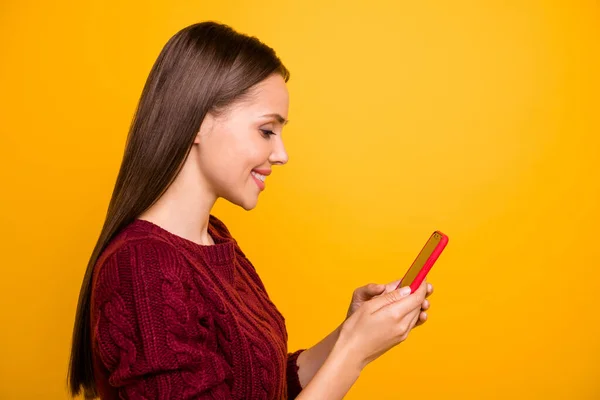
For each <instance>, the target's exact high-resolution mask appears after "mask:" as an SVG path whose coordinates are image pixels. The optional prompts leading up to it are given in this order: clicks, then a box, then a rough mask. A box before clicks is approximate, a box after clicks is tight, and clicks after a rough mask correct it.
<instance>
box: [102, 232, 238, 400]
mask: <svg viewBox="0 0 600 400" xmlns="http://www.w3.org/2000/svg"><path fill="white" fill-rule="evenodd" d="M178 257H179V256H178V253H177V252H176V250H175V249H173V248H171V247H170V246H169V245H168V244H166V243H162V242H156V243H155V242H150V243H147V242H139V243H137V244H127V245H124V246H122V247H121V249H119V250H117V251H116V252H115V253H114V254H113V255H112V256H110V257H109V258H108V259H107V260H106V262H105V263H104V264H103V265H102V268H101V270H100V272H99V275H98V279H97V282H96V283H95V285H94V290H95V293H94V301H93V307H95V308H96V313H95V315H96V317H95V318H94V320H93V323H94V326H93V332H94V337H95V344H96V346H97V351H98V353H99V358H100V360H101V362H102V365H103V366H104V367H105V368H106V370H107V371H108V382H109V383H110V385H111V386H112V387H114V388H116V390H117V391H118V393H119V396H120V398H122V399H170V400H171V399H172V400H178V399H230V398H231V393H230V384H231V383H232V370H231V367H230V365H229V364H228V363H227V362H226V360H225V358H224V357H223V356H222V354H221V353H220V352H219V350H218V343H217V338H216V336H215V334H214V332H215V329H213V318H212V317H211V315H210V312H209V311H208V307H207V304H206V302H205V301H203V299H202V297H201V294H200V293H198V291H197V290H196V291H194V290H191V289H190V288H191V286H190V285H189V284H187V283H184V282H182V279H181V278H180V276H181V274H180V273H178V272H180V271H179V270H180V269H181V267H182V263H181V262H180V260H179V259H178Z"/></svg>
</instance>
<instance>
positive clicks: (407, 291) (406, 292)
mask: <svg viewBox="0 0 600 400" xmlns="http://www.w3.org/2000/svg"><path fill="white" fill-rule="evenodd" d="M409 294H410V286H405V287H403V288H402V289H400V296H402V297H404V296H408V295H409Z"/></svg>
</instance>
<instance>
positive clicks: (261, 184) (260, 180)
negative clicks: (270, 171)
mask: <svg viewBox="0 0 600 400" xmlns="http://www.w3.org/2000/svg"><path fill="white" fill-rule="evenodd" d="M250 175H252V178H253V179H254V182H255V183H256V186H258V188H259V189H260V190H261V191H263V190H265V179H267V177H266V175H261V174H259V173H258V172H254V171H252V172H251V173H250Z"/></svg>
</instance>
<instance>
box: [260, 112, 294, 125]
mask: <svg viewBox="0 0 600 400" xmlns="http://www.w3.org/2000/svg"><path fill="white" fill-rule="evenodd" d="M263 117H271V118H275V119H276V120H277V122H279V123H280V124H281V125H285V124H287V123H288V122H290V121H288V120H287V119H285V118H283V117H282V116H281V115H279V114H277V113H274V114H265V115H263Z"/></svg>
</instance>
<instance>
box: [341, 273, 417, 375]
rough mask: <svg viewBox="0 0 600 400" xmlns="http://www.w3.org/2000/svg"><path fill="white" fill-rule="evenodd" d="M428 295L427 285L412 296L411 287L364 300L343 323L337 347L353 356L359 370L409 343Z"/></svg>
mask: <svg viewBox="0 0 600 400" xmlns="http://www.w3.org/2000/svg"><path fill="white" fill-rule="evenodd" d="M426 295H427V284H426V282H423V283H422V284H421V286H419V288H418V289H417V290H416V291H415V292H414V293H412V294H410V288H408V287H403V288H401V289H397V290H392V291H390V292H387V293H383V290H382V294H381V295H379V296H375V297H373V298H372V299H371V300H368V301H364V302H363V303H362V305H361V306H360V307H359V308H358V309H357V310H356V311H355V312H354V313H353V314H352V315H351V316H350V317H349V318H348V319H347V320H346V321H344V323H343V324H342V329H341V331H340V336H339V339H338V341H337V342H336V345H335V346H336V347H337V349H338V350H339V351H342V352H348V353H346V354H352V357H354V360H353V361H355V363H356V365H357V366H358V368H360V369H362V368H364V367H365V366H366V365H367V364H368V363H370V362H371V361H373V360H375V359H377V358H378V357H379V356H381V355H382V354H383V353H385V352H386V351H388V350H389V349H391V348H392V347H394V346H396V345H398V344H399V343H401V342H402V341H404V340H406V338H407V337H408V334H409V333H410V331H411V330H412V328H414V327H415V326H416V324H417V322H418V321H419V316H420V313H421V306H422V304H423V302H424V301H425V296H426ZM340 349H341V350H340Z"/></svg>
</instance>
